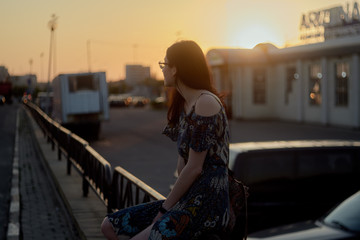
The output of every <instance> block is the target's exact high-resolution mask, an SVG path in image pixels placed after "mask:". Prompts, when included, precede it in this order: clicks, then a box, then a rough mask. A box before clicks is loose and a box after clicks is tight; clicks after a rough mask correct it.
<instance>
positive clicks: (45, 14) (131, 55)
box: [0, 0, 353, 82]
mask: <svg viewBox="0 0 360 240" xmlns="http://www.w3.org/2000/svg"><path fill="white" fill-rule="evenodd" d="M346 3H349V4H350V5H351V4H353V1H342V0H317V1H314V0H291V1H288V0H271V1H270V0H254V1H245V0H220V1H219V0H196V1H193V0H181V1H176V0H175V1H162V0H151V1H148V0H135V1H116V0H109V1H106V2H103V1H96V0H78V1H71V0H63V1H56V2H55V1H46V0H32V1H27V0H17V1H11V0H0V8H1V9H2V14H1V15H0V30H1V37H0V65H3V66H5V67H6V68H7V69H8V70H9V73H10V74H11V75H24V74H29V73H32V74H36V75H37V78H38V82H46V81H47V80H48V77H47V76H48V72H47V70H48V61H49V45H50V29H49V27H48V22H49V21H50V20H51V16H52V15H53V14H55V15H56V16H57V17H58V20H57V28H56V30H55V39H56V41H55V46H56V52H55V53H56V56H55V59H56V62H55V66H56V68H55V72H54V73H52V74H51V77H50V78H51V79H50V80H52V78H53V77H54V76H55V75H57V74H60V73H71V72H87V71H88V70H89V68H90V69H91V71H105V72H106V73H107V79H108V81H116V80H120V79H123V78H124V77H125V65H126V64H141V65H144V66H150V67H151V73H152V75H153V77H155V78H158V79H161V78H162V75H161V71H160V69H159V67H158V64H157V63H158V61H159V60H162V59H163V58H164V56H165V51H166V48H167V47H168V46H170V45H171V44H172V43H174V42H175V41H177V40H182V39H191V40H195V41H196V42H198V43H199V45H200V46H201V47H202V49H203V51H204V53H206V52H207V51H208V50H210V49H211V48H215V47H224V48H252V47H254V46H255V45H256V44H258V43H262V42H270V43H272V44H274V45H276V46H277V47H279V48H281V47H284V46H286V45H292V44H296V43H297V42H298V35H299V25H300V19H301V16H302V14H304V13H307V12H309V11H312V10H318V9H325V8H330V7H333V6H339V5H341V6H345V4H346ZM89 49H90V51H89ZM89 53H90V54H89ZM89 56H90V57H89ZM88 59H90V64H89V62H88Z"/></svg>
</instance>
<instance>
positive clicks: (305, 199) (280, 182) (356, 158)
mask: <svg viewBox="0 0 360 240" xmlns="http://www.w3.org/2000/svg"><path fill="white" fill-rule="evenodd" d="M229 168H230V169H232V170H233V171H234V174H235V177H236V178H238V179H240V180H241V181H243V182H244V183H245V184H246V185H247V186H248V187H249V194H250V196H249V198H248V232H249V233H251V232H255V231H259V230H262V229H266V228H270V227H275V226H279V225H283V224H288V223H291V222H298V221H304V220H307V219H309V218H310V219H317V218H319V217H320V216H321V215H322V214H323V213H324V212H326V211H327V210H328V209H330V208H331V207H332V206H334V205H335V204H337V203H338V202H340V201H341V200H343V199H345V198H346V197H347V196H349V195H351V194H353V193H355V192H356V191H358V190H359V189H360V141H337V140H327V141H280V142H278V141H275V142H250V143H236V144H230V158H229Z"/></svg>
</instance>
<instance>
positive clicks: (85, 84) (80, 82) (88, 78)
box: [69, 75, 99, 92]
mask: <svg viewBox="0 0 360 240" xmlns="http://www.w3.org/2000/svg"><path fill="white" fill-rule="evenodd" d="M98 89H99V81H98V79H97V78H95V77H94V75H79V76H70V77H69V90H70V92H76V91H82V90H98Z"/></svg>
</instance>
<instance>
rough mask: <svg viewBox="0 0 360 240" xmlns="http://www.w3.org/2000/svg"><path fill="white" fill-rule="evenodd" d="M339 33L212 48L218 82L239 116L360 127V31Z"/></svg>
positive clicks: (234, 116) (215, 80) (213, 68)
mask: <svg viewBox="0 0 360 240" xmlns="http://www.w3.org/2000/svg"><path fill="white" fill-rule="evenodd" d="M356 6H357V5H356ZM355 15H356V14H355ZM348 26H349V25H346V28H347V27H348ZM354 26H355V30H354V31H353V32H356V31H357V30H356V29H358V27H357V25H356V24H355V25H354ZM340 29H341V28H340ZM335 35H336V36H338V37H336V38H333V37H331V38H329V39H326V41H323V42H317V43H312V44H305V45H300V46H294V47H288V48H283V49H278V48H276V47H275V46H273V45H271V44H259V45H257V46H256V47H255V48H253V49H212V50H210V51H209V52H208V53H207V59H208V61H209V64H210V66H211V69H212V73H213V77H214V82H215V85H216V87H217V89H218V90H219V91H220V92H225V93H227V94H228V99H227V100H228V102H227V104H228V107H229V110H230V111H231V114H232V116H233V118H237V119H280V120H290V121H296V122H306V123H320V124H323V125H338V126H347V127H353V128H360V34H350V35H345V36H343V35H337V34H335ZM335 35H334V36H335ZM324 40H325V39H324Z"/></svg>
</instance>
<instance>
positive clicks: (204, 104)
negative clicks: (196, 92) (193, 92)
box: [195, 94, 221, 117]
mask: <svg viewBox="0 0 360 240" xmlns="http://www.w3.org/2000/svg"><path fill="white" fill-rule="evenodd" d="M220 109H221V105H220V103H219V100H218V99H217V97H216V96H215V95H213V94H202V95H201V96H200V97H199V99H198V100H197V102H196V105H195V113H196V114H197V115H200V116H204V117H210V116H213V115H215V114H217V113H219V111H220Z"/></svg>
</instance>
